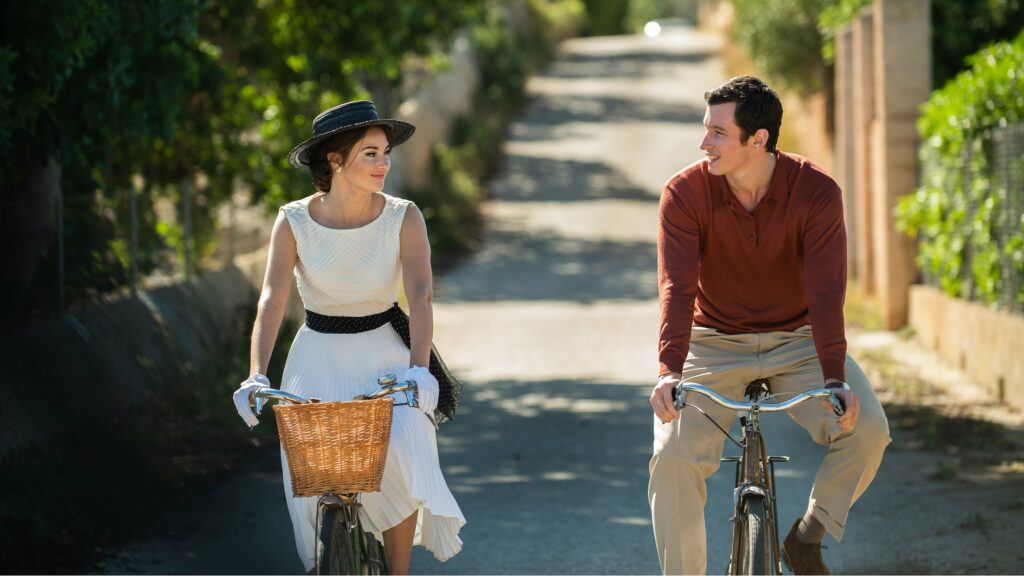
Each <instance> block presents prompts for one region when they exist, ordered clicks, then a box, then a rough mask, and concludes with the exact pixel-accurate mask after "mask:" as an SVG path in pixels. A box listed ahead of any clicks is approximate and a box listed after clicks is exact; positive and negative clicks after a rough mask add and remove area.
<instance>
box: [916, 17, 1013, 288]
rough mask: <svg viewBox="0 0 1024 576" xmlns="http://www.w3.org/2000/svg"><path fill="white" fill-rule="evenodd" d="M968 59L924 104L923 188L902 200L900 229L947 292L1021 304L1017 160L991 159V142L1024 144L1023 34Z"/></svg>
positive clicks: (993, 154) (993, 148) (920, 124)
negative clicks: (916, 244) (914, 243)
mask: <svg viewBox="0 0 1024 576" xmlns="http://www.w3.org/2000/svg"><path fill="white" fill-rule="evenodd" d="M968 63H969V65H970V69H968V70H966V71H964V72H962V73H961V74H959V75H957V76H956V77H955V78H953V79H952V80H951V81H950V82H948V83H947V84H946V85H945V86H943V87H942V88H941V89H940V90H936V91H935V92H934V93H933V94H932V96H931V98H930V99H929V100H928V102H927V103H926V104H925V105H924V106H923V107H922V114H921V117H920V119H919V120H918V130H919V131H920V133H921V137H922V140H923V146H922V149H921V162H922V168H923V172H922V181H921V186H920V187H919V188H918V189H917V191H916V192H915V193H914V194H913V195H911V196H908V197H906V198H904V199H903V200H902V201H901V202H900V204H899V206H898V208H897V226H898V227H899V228H900V229H902V230H904V231H906V232H907V233H909V234H910V235H912V236H915V237H916V238H917V239H918V241H919V249H920V251H919V254H918V265H919V266H920V267H921V270H922V271H923V272H924V273H925V275H926V276H927V277H928V278H929V279H931V280H932V281H933V282H934V283H935V284H937V285H938V286H940V287H941V288H942V289H943V290H944V291H945V292H946V293H948V294H950V295H952V296H961V297H966V298H976V299H979V300H981V301H983V302H987V303H990V304H995V303H1001V304H1003V305H1004V306H1007V307H1011V308H1013V307H1019V306H1020V304H1021V303H1022V302H1024V287H1022V285H1024V282H1021V278H1022V276H1024V248H1022V247H1024V216H1022V215H1021V208H1020V204H1021V203H1022V202H1024V190H1022V189H1021V188H1020V187H1021V185H1022V183H1024V156H1022V155H1020V154H1016V155H1010V156H1008V157H1004V158H1002V159H1000V158H998V157H997V156H998V155H997V146H999V145H1000V144H999V143H998V142H997V140H1007V139H1011V140H1012V139H1014V138H1016V140H1017V142H1018V145H1019V146H1024V129H1021V127H1020V125H1021V123H1024V33H1021V34H1020V35H1018V36H1017V38H1016V39H1014V40H1013V41H1012V42H999V43H996V44H993V45H991V46H989V47H987V48H985V49H983V50H981V51H980V52H978V53H976V54H974V55H972V56H971V57H969V58H968ZM1002 145H1007V144H1002ZM1004 156H1006V155H1005V154H1004ZM997 161H1000V162H1001V169H1000V170H996V169H995V163H996V162H997ZM1011 220H1012V221H1011ZM1008 291H1009V292H1014V293H1008Z"/></svg>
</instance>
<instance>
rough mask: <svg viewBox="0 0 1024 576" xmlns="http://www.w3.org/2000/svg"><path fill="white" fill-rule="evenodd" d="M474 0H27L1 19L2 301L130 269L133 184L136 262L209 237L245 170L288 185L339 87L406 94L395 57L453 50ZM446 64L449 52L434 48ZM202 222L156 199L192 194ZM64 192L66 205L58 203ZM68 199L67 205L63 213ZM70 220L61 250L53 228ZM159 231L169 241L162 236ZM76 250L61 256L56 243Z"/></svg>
mask: <svg viewBox="0 0 1024 576" xmlns="http://www.w3.org/2000/svg"><path fill="white" fill-rule="evenodd" d="M482 4H483V2H482V1H480V0H447V1H445V0H440V1H439V0H429V1H428V0H404V1H403V2H401V3H381V2H344V3H340V2H339V3H321V2H311V1H306V0H261V1H258V2H256V1H253V0H186V1H182V0H143V1H131V2H129V1H106V0H85V1H74V2H71V1H63V0H55V1H47V2H42V1H29V2H21V3H14V4H12V5H10V6H8V7H6V8H5V17H4V19H3V21H2V23H0V30H2V34H0V37H2V38H3V40H2V42H0V112H2V114H0V205H2V207H3V208H4V209H3V216H0V223H2V224H3V230H4V232H3V234H4V237H3V241H4V242H3V245H4V256H5V257H7V259H8V260H10V261H16V262H17V263H18V265H17V266H16V267H14V268H13V270H12V274H9V275H6V277H5V278H4V279H3V280H2V281H0V288H2V290H0V297H2V298H3V301H4V302H5V303H9V304H13V305H14V306H8V307H7V308H8V312H7V313H6V314H5V315H4V316H2V317H0V325H3V324H4V323H5V322H4V321H5V320H6V321H10V320H11V319H12V318H11V312H10V310H11V309H12V308H13V309H17V308H18V304H25V299H26V294H27V293H29V291H30V290H31V289H32V288H33V287H34V288H35V292H34V293H33V294H32V297H31V298H30V302H29V303H28V307H29V308H31V309H32V310H34V311H35V313H37V314H43V315H46V314H48V313H50V312H52V308H54V307H56V303H57V301H58V298H57V297H55V295H54V294H53V291H54V289H55V288H54V287H55V286H56V285H57V284H58V282H56V281H55V278H54V277H55V276H56V275H57V274H58V273H60V270H61V269H63V272H64V274H65V275H66V277H65V278H64V281H63V283H61V284H62V285H64V286H67V288H68V293H67V300H68V302H69V303H71V304H74V303H77V302H83V301H88V300H90V299H92V298H95V297H96V296H97V295H98V294H102V293H105V292H109V291H111V290H116V289H117V288H118V287H123V286H125V284H126V282H127V280H128V273H129V272H128V270H129V257H130V255H129V253H128V241H127V239H128V237H129V236H130V231H129V230H128V227H129V226H130V222H129V220H130V219H129V218H126V217H125V214H127V212H128V210H129V206H128V205H129V203H130V201H131V193H130V191H131V190H132V189H133V188H134V189H136V191H137V192H138V195H137V203H138V205H137V213H138V214H139V218H138V221H137V224H136V225H137V227H138V231H137V235H138V248H139V250H138V255H139V258H138V261H137V265H138V267H139V269H140V270H139V271H140V273H145V272H147V271H150V270H152V269H153V268H155V267H156V266H158V265H160V264H161V263H162V262H161V259H164V260H166V259H168V258H173V256H174V255H175V253H176V252H178V251H180V250H182V249H184V247H183V246H181V242H182V241H183V238H186V237H187V238H190V239H191V240H192V242H193V243H194V245H193V246H190V247H189V248H191V249H192V251H193V252H195V251H196V250H198V251H199V252H203V251H204V250H208V249H209V247H210V242H209V239H210V238H211V237H212V235H213V233H214V227H215V223H214V222H213V214H214V208H215V207H216V206H217V205H218V204H220V203H221V202H223V201H224V200H225V199H226V198H228V197H229V196H230V195H231V194H232V192H233V191H234V190H235V188H236V184H238V183H244V184H248V185H250V187H251V190H252V191H253V192H254V194H255V195H256V197H257V198H258V197H260V196H263V195H269V196H271V197H273V198H275V199H276V200H280V199H283V198H285V197H287V194H286V193H285V191H286V190H288V189H290V188H291V187H292V186H294V185H302V186H305V184H306V182H305V181H304V180H303V174H301V173H299V172H298V171H294V170H291V169H289V167H288V166H287V163H286V161H285V153H286V152H287V150H288V149H289V148H290V147H291V146H293V145H294V143H296V142H299V141H301V140H303V139H305V138H306V137H308V133H309V126H310V123H311V121H312V118H313V117H314V116H315V115H316V114H317V113H318V112H319V111H320V110H322V109H324V108H326V107H327V106H330V105H333V104H336V103H338V102H341V101H344V100H348V99H354V98H360V97H369V96H370V95H371V94H372V95H373V96H374V97H376V98H377V99H378V100H383V101H384V102H381V107H382V109H383V110H390V109H393V106H394V104H395V102H397V101H400V98H401V94H400V93H399V90H398V88H399V87H400V85H401V80H402V66H403V64H404V63H405V62H407V61H408V60H409V59H410V58H417V57H419V58H427V57H431V56H435V55H436V54H444V53H445V50H446V47H447V45H448V43H449V42H450V40H451V38H452V37H453V35H454V34H455V33H456V32H457V31H458V30H459V29H460V28H462V27H463V26H465V25H466V24H467V23H468V22H470V21H472V20H473V19H474V18H477V17H478V16H479V14H480V12H481V7H482ZM436 64H443V62H441V61H438V62H436V63H435V65H436ZM184 190H188V202H189V208H190V212H191V215H192V231H191V234H190V235H188V236H185V235H183V233H182V230H181V226H182V222H181V219H180V218H171V219H167V218H164V219H161V218H159V217H158V211H157V210H155V209H154V205H155V204H156V203H158V202H160V201H165V202H166V203H168V204H169V205H172V206H177V207H178V209H179V210H181V209H182V208H184V207H183V206H182V204H181V203H182V201H183V198H182V194H183V193H184V192H183V191H184ZM55 207H56V208H55ZM58 211H60V212H61V215H60V216H58V215H57V214H58ZM58 218H59V221H60V222H61V223H63V229H62V230H61V232H62V233H63V235H64V236H65V241H64V242H63V243H62V246H63V247H64V253H63V254H62V253H60V252H61V251H60V246H58V245H57V242H58V238H57V237H56V236H57V235H56V234H55V233H54V231H55V230H57V229H58V228H59V227H58V226H57V224H58V221H57V220H58ZM160 247H164V248H167V250H160V249H159V248H160ZM61 258H63V259H64V260H65V263H64V265H63V266H61V264H60V262H58V260H59V259H61Z"/></svg>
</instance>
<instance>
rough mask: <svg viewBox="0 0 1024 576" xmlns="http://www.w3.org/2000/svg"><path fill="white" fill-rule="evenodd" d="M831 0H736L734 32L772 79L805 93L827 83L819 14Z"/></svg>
mask: <svg viewBox="0 0 1024 576" xmlns="http://www.w3.org/2000/svg"><path fill="white" fill-rule="evenodd" d="M828 4H829V0H733V6H734V7H735V10H736V21H735V23H734V25H733V36H734V38H735V39H736V41H737V42H738V43H739V44H740V45H741V46H743V47H744V49H745V50H746V52H747V53H748V54H749V55H750V56H751V58H752V59H753V60H754V63H755V64H756V65H757V67H758V69H760V70H761V71H762V72H763V73H764V74H766V75H767V76H768V77H769V78H770V79H771V80H772V81H773V82H778V83H779V84H781V85H783V86H785V87H787V88H792V89H794V90H797V91H799V92H802V93H808V94H809V93H813V92H818V91H820V90H822V89H823V88H824V87H826V86H827V83H826V78H825V75H826V73H827V72H828V71H829V70H828V68H827V67H826V64H825V62H824V60H823V59H822V56H821V49H822V45H823V43H824V38H823V37H822V34H821V31H820V30H819V29H818V16H819V14H821V12H822V10H823V9H824V8H825V7H826V6H827V5H828Z"/></svg>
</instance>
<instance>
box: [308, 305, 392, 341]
mask: <svg viewBox="0 0 1024 576" xmlns="http://www.w3.org/2000/svg"><path fill="white" fill-rule="evenodd" d="M395 314H399V315H402V309H401V308H399V307H398V303H395V304H394V305H393V306H391V308H388V309H387V310H385V311H383V312H380V313H379V314H371V315H369V316H326V315H324V314H317V313H316V312H313V311H312V310H306V326H309V327H310V329H312V330H316V331H317V332H323V333H324V334H359V333H360V332H369V331H370V330H376V329H377V328H380V327H381V326H383V325H385V324H387V323H389V322H391V318H392V316H394V315H395Z"/></svg>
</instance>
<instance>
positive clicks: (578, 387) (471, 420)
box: [412, 380, 658, 574]
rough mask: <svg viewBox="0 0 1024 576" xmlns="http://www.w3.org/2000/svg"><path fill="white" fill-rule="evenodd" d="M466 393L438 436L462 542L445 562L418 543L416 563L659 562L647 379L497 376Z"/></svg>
mask: <svg viewBox="0 0 1024 576" xmlns="http://www.w3.org/2000/svg"><path fill="white" fill-rule="evenodd" d="M465 397H466V404H465V405H464V406H463V407H462V408H460V413H459V414H458V416H457V417H456V419H455V420H454V421H452V422H451V423H450V424H446V425H444V426H442V428H441V431H440V434H439V436H438V438H439V448H440V452H441V462H442V465H443V467H444V471H445V477H446V478H447V481H448V485H449V487H450V488H451V489H452V491H453V493H454V494H455V497H456V499H458V501H459V505H460V506H461V508H462V510H463V512H464V514H465V516H466V518H467V520H468V524H467V525H466V526H465V527H464V528H463V531H462V534H461V537H462V539H463V541H464V542H465V548H464V549H463V551H462V553H461V554H459V555H458V556H456V557H455V558H453V559H452V560H450V561H448V562H447V563H444V564H439V563H437V562H435V561H434V560H433V559H432V558H430V556H429V555H428V554H425V553H423V552H422V551H417V553H416V555H415V556H414V560H413V566H412V571H413V572H414V573H424V574H430V573H441V574H444V573H448V574H478V573H526V574H578V573H586V574H605V573H615V574H649V573H654V572H657V571H658V562H657V555H656V553H655V552H654V541H653V536H652V532H651V528H650V514H649V509H648V505H647V498H646V487H647V464H648V460H649V459H650V455H651V432H650V427H651V415H650V408H649V406H648V405H647V391H646V389H645V388H644V387H639V386H635V385H624V384H617V383H609V382H592V381H579V380H547V381H532V382H531V381H508V380H504V381H490V382H481V383H474V384H473V385H472V386H471V388H470V389H468V390H467V391H466V394H465ZM595 447H597V449H595Z"/></svg>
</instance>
